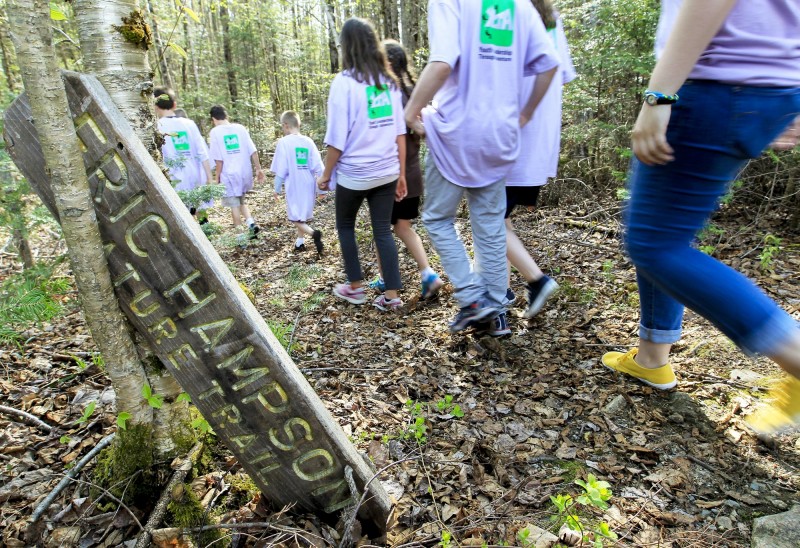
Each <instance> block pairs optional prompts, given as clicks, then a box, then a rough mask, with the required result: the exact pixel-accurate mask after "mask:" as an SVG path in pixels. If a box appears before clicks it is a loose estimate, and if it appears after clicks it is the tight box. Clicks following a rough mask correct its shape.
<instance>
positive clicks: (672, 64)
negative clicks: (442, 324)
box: [157, 0, 800, 434]
mask: <svg viewBox="0 0 800 548" xmlns="http://www.w3.org/2000/svg"><path fill="white" fill-rule="evenodd" d="M662 9H663V11H662V18H661V21H660V27H659V46H660V53H662V58H661V60H660V61H659V63H658V65H657V66H656V69H655V72H654V74H653V77H652V78H651V81H650V89H648V90H647V91H646V93H645V104H644V106H643V108H642V112H641V114H640V116H639V120H638V121H637V125H636V129H635V131H634V139H633V149H634V153H635V155H636V156H637V158H638V160H634V163H633V170H632V175H631V181H630V183H631V191H632V198H631V201H630V204H629V206H628V209H627V215H626V245H627V247H628V251H629V253H630V255H631V258H632V260H633V262H634V264H635V265H636V267H637V276H638V282H639V288H640V296H641V299H640V300H641V302H642V319H641V323H642V325H641V330H640V342H639V345H638V347H637V348H634V349H633V350H631V351H630V352H627V353H619V352H611V353H608V354H606V355H605V356H603V359H602V363H603V364H604V365H605V366H606V367H608V368H610V369H614V370H617V371H619V372H622V373H624V374H626V375H629V376H632V377H634V378H636V379H638V380H641V381H643V382H645V383H647V384H650V385H651V386H654V387H656V388H660V389H667V388H671V387H673V386H675V383H676V380H675V376H674V374H673V371H672V368H671V366H670V365H669V363H668V357H669V350H670V346H671V344H672V343H674V342H675V341H676V340H677V339H678V337H679V336H680V324H681V319H682V313H683V304H682V303H685V304H687V305H689V306H691V307H692V308H693V309H694V310H696V311H698V312H699V313H700V314H702V315H703V316H705V317H706V318H708V319H710V320H711V321H712V322H713V323H714V324H715V325H717V326H718V327H720V329H722V330H723V331H724V332H725V333H726V334H728V335H729V336H730V337H731V339H732V340H734V341H735V342H736V343H737V344H739V346H740V347H741V348H743V349H745V350H746V351H748V352H753V353H761V354H765V355H767V356H769V357H770V358H772V359H773V360H774V361H775V362H776V363H777V364H778V365H780V366H781V367H783V368H784V369H785V370H786V371H787V372H788V373H789V376H788V377H787V379H786V380H785V381H784V382H783V383H782V385H781V386H780V387H778V388H777V389H776V391H775V393H774V396H776V397H775V402H774V403H773V405H771V406H769V407H767V408H765V409H764V410H763V411H760V412H759V413H757V414H755V415H754V416H752V417H750V418H749V424H750V425H751V427H752V428H753V429H754V430H756V431H757V432H761V433H767V434H770V433H774V432H778V431H781V430H784V429H785V428H787V427H792V426H793V425H796V424H797V423H798V422H799V421H800V328H798V325H797V322H796V321H795V320H793V319H792V318H791V317H790V316H789V315H788V314H786V313H785V312H783V311H782V310H780V308H778V306H777V305H776V304H775V303H774V302H772V301H771V299H769V298H768V297H766V295H764V294H763V293H762V292H760V291H759V290H758V289H757V288H756V287H755V286H754V285H753V284H752V283H751V282H749V281H748V280H747V279H746V278H744V277H743V276H741V275H739V274H738V273H735V272H734V271H732V270H731V269H730V268H728V267H725V266H724V265H722V264H721V263H719V262H718V261H716V260H714V259H713V258H711V257H708V256H704V255H703V254H702V253H700V252H699V251H696V250H694V249H692V247H691V242H692V238H693V237H694V234H695V233H696V232H697V231H698V230H700V229H701V228H702V226H703V223H704V222H705V221H706V220H707V219H708V216H709V215H710V214H711V212H712V211H713V210H714V207H715V204H716V200H717V198H718V196H719V195H720V194H721V193H723V192H724V190H725V188H726V185H727V183H728V182H729V181H730V180H731V178H732V177H734V176H735V175H736V173H737V171H738V170H739V169H740V168H741V166H742V165H743V163H744V162H745V161H746V160H747V158H750V157H752V156H754V155H757V154H758V153H760V151H761V150H762V149H763V148H764V147H765V146H767V145H768V144H769V142H770V141H771V140H772V139H774V138H776V136H777V135H778V134H780V133H781V131H782V130H783V129H785V128H786V127H787V126H789V125H790V123H791V122H792V120H793V119H795V118H796V117H797V120H800V117H798V115H799V114H800V38H798V37H799V36H800V7H799V6H798V5H797V3H795V2H788V1H785V0H750V1H748V2H744V1H738V2H737V1H736V0H662ZM537 12H538V13H537ZM765 20H769V24H763V21H765ZM752 22H754V23H752ZM673 27H674V29H673ZM428 30H429V39H430V56H429V61H428V64H427V66H426V67H425V69H424V71H423V72H422V74H421V75H420V77H419V79H418V80H417V81H416V82H415V80H414V76H413V74H412V72H411V71H410V70H409V68H408V60H407V56H406V53H405V52H404V51H403V48H402V47H401V46H400V44H398V43H397V42H394V41H385V42H383V43H381V42H379V40H378V38H377V34H376V33H375V31H374V29H373V27H372V26H371V24H370V23H369V22H368V21H366V20H363V19H357V18H353V19H349V20H348V21H347V22H346V23H345V24H344V26H343V28H342V32H341V36H340V39H341V56H342V59H341V60H342V66H343V70H342V72H341V73H339V74H338V75H337V76H336V77H335V78H334V80H333V83H332V84H331V89H330V95H329V98H328V119H327V122H328V123H327V132H326V135H325V145H326V149H327V152H326V157H325V160H324V162H323V161H322V160H321V158H320V155H319V153H318V151H317V149H316V146H315V145H314V143H313V142H312V141H311V140H310V139H308V138H306V137H303V136H302V135H300V133H299V127H300V123H299V119H298V117H297V115H296V114H294V113H291V112H287V113H284V114H283V115H282V117H281V123H282V127H283V130H284V133H285V134H286V136H285V137H284V138H282V139H281V140H280V141H279V142H278V145H277V148H276V153H275V159H274V161H273V164H272V170H273V171H274V172H275V175H276V192H278V191H279V190H280V187H281V185H282V184H283V185H285V186H286V196H287V210H288V215H289V220H290V221H291V222H292V223H294V224H295V226H296V227H297V231H298V232H297V234H298V240H297V243H296V248H298V249H301V248H302V247H303V246H304V238H305V237H306V236H311V237H312V238H313V240H314V243H315V245H316V247H317V251H318V252H321V251H322V248H323V246H322V242H321V233H320V231H319V230H314V229H312V228H311V227H310V226H308V224H307V223H308V221H309V220H310V219H311V216H312V210H313V204H314V197H315V192H316V190H315V189H314V183H316V185H317V187H318V189H320V190H333V189H334V188H335V201H336V204H335V210H336V229H337V233H338V237H339V243H340V246H341V250H342V257H343V260H344V267H345V275H346V277H347V281H346V282H344V283H341V284H338V285H336V286H335V287H334V289H333V293H334V295H336V297H338V298H341V299H343V300H345V301H348V302H350V303H353V304H364V303H366V300H367V296H366V289H367V287H373V288H376V289H378V290H379V292H380V294H379V295H378V297H377V298H376V299H375V300H374V301H373V304H374V306H376V307H377V308H379V309H381V310H394V309H397V308H399V307H400V306H401V305H402V301H401V300H400V294H399V291H400V289H401V288H402V282H401V277H400V271H399V266H398V257H397V248H396V246H395V241H394V238H393V235H392V228H394V233H395V234H396V235H397V236H398V237H399V238H400V239H401V240H402V241H403V242H404V244H405V245H406V247H407V248H408V250H409V252H410V253H411V254H412V256H413V257H414V259H415V260H416V262H417V264H418V266H419V270H420V278H421V291H422V295H421V296H422V298H429V297H432V296H434V295H436V294H437V292H438V291H439V290H440V289H441V287H442V280H441V278H440V277H439V276H438V274H437V273H436V272H434V271H433V270H432V269H431V267H430V264H429V261H428V257H427V255H426V253H425V250H424V247H423V246H422V242H421V240H420V238H419V235H418V234H417V233H416V232H415V231H414V228H413V226H412V224H411V223H412V221H413V219H415V218H417V217H418V216H419V213H420V207H421V202H422V200H421V198H422V194H423V184H422V174H421V169H420V158H419V151H420V139H421V138H423V137H424V138H425V140H426V143H427V148H428V155H427V158H426V159H425V187H426V192H425V200H424V207H422V220H423V223H424V226H425V228H426V230H427V231H428V234H429V236H430V239H431V242H432V244H433V246H434V248H435V250H436V252H437V253H438V255H439V257H440V260H441V263H442V266H443V267H444V270H445V272H446V274H447V276H448V278H449V280H450V282H451V284H452V285H453V287H454V295H455V298H456V300H457V301H458V305H459V310H458V312H457V314H456V315H455V317H454V319H453V321H452V322H451V323H450V326H449V328H450V331H451V332H458V331H462V330H464V329H467V328H475V329H477V330H481V331H485V332H487V333H489V334H490V335H494V336H502V335H505V334H508V333H510V330H509V328H508V322H507V319H506V307H507V306H508V305H509V303H511V302H513V301H514V298H515V297H514V293H513V291H511V289H510V287H509V286H510V283H509V268H508V264H509V262H510V263H511V264H512V265H513V266H514V267H516V268H517V270H518V271H519V272H520V274H521V275H522V276H523V277H524V278H525V281H526V299H527V306H526V310H525V312H524V316H525V317H526V318H530V317H533V316H534V315H535V314H536V313H538V312H539V311H540V310H541V308H542V306H543V304H544V303H545V301H546V300H547V298H548V297H549V296H550V295H551V294H552V293H553V292H554V291H555V290H556V289H557V287H558V285H557V284H556V282H555V281H554V280H552V279H551V278H549V277H548V276H546V275H545V274H544V273H543V272H542V271H541V269H539V267H538V266H537V265H536V262H535V261H534V260H533V258H532V257H530V255H529V254H528V252H527V250H525V248H524V246H523V245H522V243H521V241H520V239H519V238H518V237H517V236H516V234H515V232H514V230H513V225H512V224H511V222H510V215H511V212H512V211H513V209H514V208H515V207H516V206H517V205H527V206H533V205H535V204H536V202H537V198H538V194H539V190H540V188H541V186H542V185H543V184H545V183H546V182H547V180H548V178H549V177H553V176H554V175H555V169H556V166H557V162H558V148H559V137H560V118H561V88H562V86H563V85H564V84H566V83H567V82H569V81H570V80H571V79H572V78H574V76H575V73H574V70H573V68H572V64H571V61H570V58H569V52H568V50H567V45H566V40H565V38H564V33H563V29H562V26H561V24H560V21H559V19H558V15H557V13H556V12H555V11H554V9H553V7H552V4H551V2H550V1H549V0H531V1H529V0H493V1H491V2H488V1H483V0H480V1H479V0H435V1H431V2H429V6H428ZM773 35H774V36H773ZM667 36H670V38H669V40H667V39H666V37H667ZM698 59H699V61H698ZM695 63H696V64H695ZM693 64H694V66H692V65H693ZM687 77H688V80H687ZM678 92H679V93H678ZM679 96H680V97H681V100H682V101H683V103H678V98H679ZM739 96H741V97H742V101H744V102H742V101H740V100H738V99H737V97H739ZM676 103H677V104H678V106H677V107H676V108H675V109H671V107H672V105H673V104H676ZM157 104H158V102H157ZM684 104H685V106H684ZM739 105H743V106H742V108H744V107H746V109H745V110H747V111H748V112H747V113H743V114H742V115H741V117H740V118H741V120H742V121H741V123H740V126H741V127H740V126H739V125H737V126H735V127H734V126H731V127H728V126H727V125H725V124H726V123H727V122H726V120H728V119H729V118H731V116H730V115H729V112H733V111H734V110H735V109H736V108H739ZM159 107H160V108H162V109H165V113H166V114H165V118H166V120H165V121H164V122H163V125H164V128H165V131H166V130H169V131H171V132H172V134H173V135H174V136H173V137H172V142H171V143H166V144H165V150H168V152H169V154H172V155H181V154H184V153H185V151H186V150H187V149H186V148H185V147H186V143H190V144H189V146H190V147H193V146H194V145H193V144H192V143H195V141H198V142H199V144H198V148H201V147H200V145H202V139H198V136H199V132H197V131H196V128H194V129H192V128H191V127H190V126H189V125H188V124H187V123H184V122H181V121H178V120H175V119H173V118H174V113H173V114H170V113H171V112H173V111H174V107H175V105H174V98H172V102H171V103H169V104H167V103H166V102H165V103H164V104H163V106H162V105H159ZM215 108H217V107H215ZM720 109H721V110H720ZM754 112H755V113H757V114H758V115H756V116H753V113H754ZM160 114H161V112H160ZM218 115H219V118H217V117H216V116H215V114H214V112H213V109H212V117H215V125H216V126H217V127H215V129H214V130H213V131H212V135H211V140H212V146H211V152H210V156H209V157H210V158H212V159H214V160H215V161H216V162H217V180H220V174H221V173H222V181H223V182H224V183H225V184H226V188H228V192H229V196H228V197H226V201H225V203H226V205H229V206H230V207H231V208H232V210H233V216H234V223H235V224H238V222H240V221H239V219H240V218H241V216H245V218H246V222H247V224H248V225H250V227H251V230H252V232H255V231H257V227H256V226H255V224H254V222H253V220H252V217H250V215H249V212H248V211H247V208H246V205H245V204H244V201H243V200H244V194H245V193H246V192H247V190H249V188H250V186H251V185H252V176H251V173H250V166H249V164H248V165H247V170H246V171H247V173H246V174H245V172H244V171H243V168H242V165H243V160H245V159H248V158H249V159H250V160H252V163H253V166H254V167H255V169H256V173H257V175H258V176H259V177H260V178H263V173H262V172H261V169H260V166H259V163H258V155H257V153H255V148H254V147H252V141H250V139H249V136H248V135H247V134H246V131H244V132H241V131H236V132H234V131H233V130H234V129H238V128H241V126H238V128H235V127H234V126H236V125H235V124H230V123H229V122H228V121H227V117H226V116H225V115H224V109H223V110H222V112H221V113H218ZM737 116H739V115H737ZM163 119H164V118H162V120H163ZM673 119H678V120H679V121H680V123H675V124H673ZM738 119H739V118H737V120H738ZM751 126H752V127H751ZM160 127H161V124H160ZM241 129H242V130H243V128H241ZM790 131H795V132H796V125H795V126H790V130H788V131H787V133H786V134H785V135H784V140H785V139H786V138H787V137H786V135H788V134H789V132H790ZM792 135H794V134H792ZM720 139H725V140H728V141H730V140H732V139H734V140H735V139H739V141H735V142H734V141H731V142H730V143H728V142H727V141H726V143H722V144H720V143H719V142H717V141H718V140H720ZM170 147H171V148H170ZM725 147H727V148H725ZM234 149H235V150H236V152H235V153H232V152H231V151H232V150H234ZM165 156H167V152H165ZM198 158H199V159H200V164H201V165H202V169H201V168H199V167H197V168H192V169H194V170H195V171H193V172H192V175H191V176H193V177H194V176H196V177H198V178H202V177H203V176H205V178H207V179H210V171H209V165H208V162H207V161H205V163H204V158H203V156H202V154H200V155H199V156H198ZM237 160H238V163H236V164H235V167H234V166H232V167H231V168H228V167H227V166H228V164H226V162H230V163H231V164H233V163H234V162H236V161H237ZM712 160H713V161H712ZM184 169H185V168H184ZM176 173H177V172H176ZM181 173H183V172H181ZM245 175H247V176H245ZM187 176H188V175H187ZM248 180H249V183H248V182H247V181H248ZM248 184H249V185H250V186H248ZM301 188H302V190H301ZM301 195H302V196H301ZM463 197H466V200H467V205H468V209H469V216H470V227H471V230H472V240H473V251H474V260H470V258H469V255H468V253H467V250H466V249H465V247H464V245H463V242H462V241H461V239H460V238H459V235H458V232H457V230H456V222H455V218H456V213H457V210H458V207H459V204H460V202H461V200H462V198H463ZM364 201H366V202H367V206H368V209H369V214H370V219H371V222H372V231H373V236H374V240H375V245H376V248H377V253H378V260H379V266H380V272H381V274H380V276H379V277H378V278H376V279H375V280H373V281H372V282H370V283H367V282H366V281H365V279H364V274H363V271H362V268H361V264H360V260H359V252H358V246H357V243H356V236H355V224H356V217H357V215H358V211H359V209H360V207H361V205H362V204H363V202H364ZM237 208H238V209H237Z"/></svg>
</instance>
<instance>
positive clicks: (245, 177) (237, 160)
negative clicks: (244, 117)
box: [208, 124, 256, 197]
mask: <svg viewBox="0 0 800 548" xmlns="http://www.w3.org/2000/svg"><path fill="white" fill-rule="evenodd" d="M208 138H209V141H210V142H211V147H210V149H211V159H212V160H214V161H221V162H222V173H221V175H220V182H221V183H222V184H223V185H225V190H226V191H227V194H226V196H228V197H240V196H244V195H245V194H246V193H247V192H249V191H250V190H252V188H253V168H252V165H251V161H250V156H252V154H253V153H254V152H255V151H256V145H255V144H253V140H252V139H251V138H250V133H249V132H248V131H247V129H246V128H245V127H244V126H243V125H241V124H222V125H219V126H216V127H215V128H214V129H212V130H211V133H209V135H208Z"/></svg>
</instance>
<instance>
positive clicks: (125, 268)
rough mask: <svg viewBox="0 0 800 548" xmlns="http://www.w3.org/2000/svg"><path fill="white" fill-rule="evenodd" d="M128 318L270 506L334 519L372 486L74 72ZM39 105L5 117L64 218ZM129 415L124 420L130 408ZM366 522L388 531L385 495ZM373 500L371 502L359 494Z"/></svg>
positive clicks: (101, 101)
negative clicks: (39, 126) (47, 161)
mask: <svg viewBox="0 0 800 548" xmlns="http://www.w3.org/2000/svg"><path fill="white" fill-rule="evenodd" d="M65 81H66V84H67V95H68V98H69V102H70V108H71V111H72V117H73V120H74V122H75V128H76V133H77V135H78V137H79V138H80V141H81V143H82V147H81V148H82V150H83V151H84V162H85V164H86V173H87V176H88V177H89V182H90V186H91V191H92V195H93V197H94V200H95V209H96V213H97V218H98V223H99V226H100V231H101V234H102V236H103V241H104V242H105V246H106V256H107V257H108V262H109V268H110V270H111V276H112V280H113V281H114V286H115V290H116V292H117V296H118V298H119V301H120V305H121V307H122V308H123V310H124V311H125V313H126V315H127V316H128V318H129V319H130V321H131V323H132V324H133V325H134V326H135V328H136V329H137V330H138V331H139V333H140V334H141V335H142V336H143V337H144V338H145V339H146V340H147V341H148V343H149V344H150V346H151V347H152V348H153V350H154V351H155V352H156V353H157V355H158V356H159V357H160V358H161V360H162V361H163V362H164V364H165V365H166V366H167V367H168V368H169V370H170V372H171V373H172V374H173V375H174V376H175V378H176V379H177V380H178V382H179V383H180V384H181V386H182V387H183V389H184V390H186V392H188V393H189V394H190V395H191V396H192V401H193V402H194V404H195V405H196V406H197V407H198V409H199V410H200V412H201V413H202V414H203V416H204V417H205V418H206V420H207V421H208V422H209V423H210V424H211V426H212V427H213V428H214V430H215V431H216V433H217V434H218V435H219V436H220V438H221V439H222V440H223V442H224V443H225V444H226V445H227V446H228V448H229V449H230V450H231V451H232V452H233V453H234V454H235V455H236V456H237V458H238V459H239V461H240V462H241V464H242V466H243V467H244V468H245V470H246V471H247V472H248V474H249V475H250V476H251V477H252V479H253V480H254V481H255V483H256V484H257V485H258V487H259V488H260V489H261V491H262V492H263V493H264V494H265V495H266V497H267V499H268V500H269V501H271V502H272V503H273V504H274V505H276V506H281V505H285V504H290V503H295V504H298V505H299V506H300V507H301V508H304V509H306V510H310V511H315V512H317V513H324V514H334V513H336V512H338V511H339V510H341V509H343V508H345V507H347V506H348V505H351V504H353V503H354V502H355V501H354V500H353V497H352V494H351V493H350V490H349V488H348V485H347V482H346V481H345V478H344V469H345V467H346V466H349V467H351V468H352V469H353V477H354V479H355V482H356V485H357V486H358V488H359V489H362V490H363V488H364V486H365V484H366V482H368V481H369V479H370V478H371V476H372V474H371V472H370V469H369V468H368V467H367V465H366V464H365V462H364V461H363V459H362V458H361V456H360V455H359V454H358V453H357V452H356V450H355V448H354V447H353V446H352V444H351V443H350V442H349V441H348V439H347V438H346V436H345V435H344V432H343V431H342V430H341V428H340V427H339V425H338V424H337V423H336V422H335V421H334V420H333V418H332V417H331V415H330V414H329V413H328V411H327V409H325V407H324V405H323V404H322V402H321V401H320V400H319V398H318V397H317V395H316V394H315V393H314V391H313V390H312V388H311V387H310V386H309V384H308V382H307V381H306V379H305V378H304V377H303V375H302V374H301V373H300V371H299V370H298V368H297V366H296V365H295V364H294V362H293V361H292V360H291V358H290V357H289V356H288V355H287V354H286V352H285V351H284V349H283V348H282V347H281V345H280V343H279V342H278V341H277V339H275V337H274V336H273V334H272V333H271V331H270V330H269V328H268V327H267V324H266V323H265V322H264V320H263V318H262V317H261V316H260V315H259V314H258V312H257V311H256V309H255V307H253V305H252V304H251V303H250V301H249V300H248V299H247V297H246V296H245V295H244V293H243V292H242V290H241V289H240V288H239V286H238V284H237V283H236V281H235V280H234V278H233V276H232V275H231V273H230V271H229V270H228V268H227V267H226V266H225V264H224V263H223V262H222V260H221V259H220V257H219V255H217V253H216V251H215V250H214V248H213V247H212V246H211V244H210V243H209V242H208V240H207V239H206V237H205V236H204V235H203V233H202V232H201V230H200V229H199V227H198V226H197V224H196V223H195V222H194V220H193V219H192V218H191V216H190V215H189V214H188V212H187V210H186V208H185V207H184V205H183V204H182V203H181V202H180V200H179V198H178V196H177V194H176V193H175V192H174V191H173V189H172V187H171V186H170V184H169V182H168V181H167V179H166V178H165V177H164V175H163V173H162V172H161V171H160V170H159V168H158V165H157V164H156V163H155V162H154V161H153V160H152V158H151V157H150V156H149V154H148V153H147V151H146V150H145V148H144V147H143V145H142V144H141V143H140V142H139V141H138V139H137V138H136V137H135V135H134V133H133V130H132V129H131V127H130V126H129V125H128V123H127V122H126V121H125V119H124V118H123V116H122V115H121V113H120V112H119V111H118V110H117V108H116V107H115V106H114V104H113V102H112V100H111V98H110V97H109V96H108V94H107V93H106V92H105V90H104V89H103V88H102V86H101V85H100V83H99V82H98V81H97V80H96V79H95V78H94V77H91V76H87V75H81V74H77V73H65ZM34 122H35V121H33V120H32V119H31V114H30V108H29V107H28V104H27V100H26V97H25V96H24V95H23V96H21V97H19V98H18V99H17V100H16V101H14V103H13V104H12V105H11V107H10V108H9V109H8V110H7V111H6V113H5V132H6V135H5V137H6V143H7V146H8V150H9V153H10V154H11V157H12V158H13V159H14V162H15V163H16V164H17V166H18V167H19V168H20V170H21V171H22V172H23V174H24V175H25V176H26V177H27V178H28V180H29V181H30V183H31V185H32V186H33V187H34V188H35V190H36V191H37V193H38V194H39V195H40V196H41V198H42V200H43V201H44V202H45V204H46V205H47V206H48V207H49V208H50V210H51V211H53V212H55V207H54V203H53V195H52V192H51V191H50V187H49V176H48V174H47V173H46V171H45V165H44V159H43V155H42V151H41V146H40V144H39V140H38V135H37V133H36V128H35V123H34ZM120 411H124V410H123V409H121V410H120ZM369 489H370V494H371V496H370V498H369V501H368V503H367V504H366V505H365V506H364V507H363V508H362V509H361V510H360V514H359V517H360V518H361V520H362V521H363V522H365V525H367V526H368V527H370V528H371V529H372V530H373V531H374V530H376V529H377V530H378V531H383V530H384V528H385V524H386V520H387V516H388V512H389V509H390V503H389V499H388V497H387V495H386V493H385V492H384V490H383V488H382V486H381V485H380V484H379V482H376V481H374V482H372V483H371V484H370V488H369ZM359 496H360V495H359Z"/></svg>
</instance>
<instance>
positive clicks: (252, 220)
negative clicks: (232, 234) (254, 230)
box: [245, 217, 256, 226]
mask: <svg viewBox="0 0 800 548" xmlns="http://www.w3.org/2000/svg"><path fill="white" fill-rule="evenodd" d="M245 224H246V225H247V226H252V225H254V224H256V221H255V219H253V218H252V217H248V218H247V220H246V221H245Z"/></svg>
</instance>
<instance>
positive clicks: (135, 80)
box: [72, 0, 156, 152]
mask: <svg viewBox="0 0 800 548" xmlns="http://www.w3.org/2000/svg"><path fill="white" fill-rule="evenodd" d="M72 5H73V9H74V11H75V19H76V20H77V23H78V35H79V36H80V42H81V51H82V52H83V66H84V68H85V71H86V72H89V73H91V74H94V75H95V76H97V78H98V79H99V80H100V82H102V84H103V86H104V87H105V88H106V91H108V93H109V95H111V97H112V98H113V99H114V103H115V104H116V105H117V106H118V107H119V109H120V110H121V111H122V113H123V114H124V115H125V118H127V120H128V122H130V124H131V127H133V128H134V131H135V132H136V135H137V137H139V139H141V141H142V142H143V143H144V145H145V147H147V150H149V151H151V152H152V151H153V150H155V148H156V145H155V140H154V135H155V133H154V128H155V116H154V115H153V109H152V106H151V101H152V93H153V71H152V70H151V69H150V65H149V63H148V61H147V48H149V47H150V46H151V45H152V35H151V31H150V27H149V26H148V25H147V21H146V20H145V17H144V14H143V13H142V12H141V10H140V8H139V2H138V0H103V1H100V0H74V1H73V2H72ZM137 40H138V41H137Z"/></svg>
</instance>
